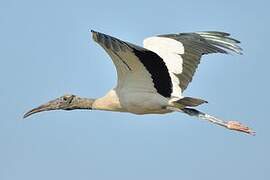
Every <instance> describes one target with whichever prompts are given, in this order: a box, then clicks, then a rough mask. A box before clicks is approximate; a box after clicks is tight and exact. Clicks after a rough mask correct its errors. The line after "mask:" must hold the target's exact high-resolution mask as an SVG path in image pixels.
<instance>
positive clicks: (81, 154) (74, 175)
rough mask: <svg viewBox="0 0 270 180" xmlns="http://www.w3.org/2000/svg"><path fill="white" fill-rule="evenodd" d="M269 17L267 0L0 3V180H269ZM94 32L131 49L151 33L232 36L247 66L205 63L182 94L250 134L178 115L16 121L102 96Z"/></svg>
mask: <svg viewBox="0 0 270 180" xmlns="http://www.w3.org/2000/svg"><path fill="white" fill-rule="evenodd" d="M269 7H270V3H269V1H267V0H265V1H263V0H257V1H246V0H245V1H244V0H239V1H235V0H226V1H214V0H213V1H211V0H204V1H194V0H188V1H181V0H174V1H163V2H161V1H157V0H149V1H143V0H136V1H126V0H122V1H117V0H114V1H104V0H99V1H91V0H77V1H68V0H65V1H64V0H59V1H55V0H46V1H36V0H24V1H19V0H1V1H0V61H1V66H0V82H1V85H0V97H1V99H0V112H1V113H0V115H1V117H0V179H1V180H18V179H20V180H37V179H38V180H48V179H50V180H59V179H64V180H74V179H76V180H108V179H112V180H127V179H128V180H138V179H140V180H149V179H155V180H165V179H170V180H176V179H177V180H178V179H185V180H195V179H207V180H212V179H213V180H214V179H219V180H227V179H245V180H251V179H252V180H254V179H259V180H268V179H270V140H269V138H270V132H269V129H270V127H269V126H270V119H269V116H268V114H269V107H270V104H269V101H270V98H269V92H270V86H269V78H270V73H269V66H270V59H269V53H268V52H269V41H270V37H269V32H270V21H269V17H270V12H269ZM90 29H94V30H97V31H100V32H104V33H106V34H110V35H113V36H116V37H118V38H121V39H123V40H127V41H130V42H133V43H136V44H139V45H141V44H142V40H143V39H144V38H145V37H148V36H151V35H155V34H164V33H177V32H192V31H203V30H219V31H225V32H230V33H231V34H232V35H233V37H235V38H236V39H239V40H241V42H242V47H243V49H244V55H242V56H239V55H209V56H204V58H203V60H202V62H201V64H200V67H199V69H198V70H197V73H196V75H195V77H194V79H193V82H192V83H191V84H190V86H189V88H188V89H187V91H185V95H186V96H194V97H201V98H203V99H206V100H208V101H209V104H206V105H202V106H201V107H200V108H199V109H200V110H202V111H205V112H208V113H209V114H213V115H216V116H218V117H222V118H224V119H235V120H239V121H241V122H243V123H245V124H247V125H249V126H250V127H252V128H254V129H255V130H256V131H257V135H256V136H255V137H252V136H248V135H245V134H241V133H237V132H232V131H229V130H226V129H223V128H221V127H217V126H214V125H212V124H210V123H207V122H204V121H201V120H198V119H195V118H192V117H188V116H186V115H184V114H181V113H173V114H168V115H146V116H137V115H132V114H128V113H112V112H101V111H92V112H91V111H71V112H66V111H57V112H56V111H55V112H48V113H40V114H37V115H34V116H32V117H30V118H28V119H24V120H23V119H22V116H23V113H24V112H26V111H27V110H29V109H31V108H33V107H35V106H37V105H40V104H41V103H44V102H47V101H48V100H51V99H54V98H56V97H58V96H61V95H63V94H65V93H73V94H76V95H80V96H83V97H99V96H102V95H103V94H105V93H106V92H107V91H108V90H109V89H110V88H112V87H113V86H114V85H115V83H116V72H115V70H114V67H113V64H112V62H111V60H110V59H109V57H108V55H107V54H106V53H105V52H104V50H103V49H102V48H101V47H99V46H98V45H97V44H95V43H94V42H93V41H92V39H91V35H90Z"/></svg>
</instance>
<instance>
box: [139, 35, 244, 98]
mask: <svg viewBox="0 0 270 180" xmlns="http://www.w3.org/2000/svg"><path fill="white" fill-rule="evenodd" d="M229 36H230V34H228V33H224V32H216V31H208V32H195V33H180V34H165V35H159V36H155V37H149V38H146V39H145V40H144V42H143V44H144V47H145V48H146V49H149V50H151V51H153V52H155V53H157V54H158V55H159V56H160V57H161V58H162V59H163V60H164V62H165V63H166V65H167V67H168V69H169V72H170V74H171V76H172V79H174V81H173V83H177V82H178V84H179V86H180V89H181V91H182V92H183V91H184V90H185V89H186V88H187V86H188V84H189V83H190V82H191V81H192V77H193V75H194V73H195V71H196V68H197V66H198V65H199V63H200V58H201V56H202V55H204V54H209V53H228V52H229V51H232V52H235V53H238V54H241V50H242V49H241V48H240V47H239V46H238V45H237V44H238V43H240V42H239V41H238V40H235V39H233V38H231V37H229ZM175 78H177V79H178V80H176V79H175ZM174 86H176V84H174ZM175 93H177V92H175ZM178 93H180V92H178Z"/></svg>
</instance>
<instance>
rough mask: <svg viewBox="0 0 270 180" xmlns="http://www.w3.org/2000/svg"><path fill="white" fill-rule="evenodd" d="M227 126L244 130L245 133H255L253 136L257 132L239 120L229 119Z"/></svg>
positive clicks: (231, 128) (236, 129)
mask: <svg viewBox="0 0 270 180" xmlns="http://www.w3.org/2000/svg"><path fill="white" fill-rule="evenodd" d="M227 128H228V129H230V130H235V131H240V132H244V133H247V134H250V135H253V136H254V135H255V134H256V132H255V131H253V130H252V129H250V128H249V127H247V126H245V125H243V124H241V123H240V122H238V121H228V123H227Z"/></svg>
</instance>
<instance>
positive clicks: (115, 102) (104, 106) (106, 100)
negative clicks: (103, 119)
mask: <svg viewBox="0 0 270 180" xmlns="http://www.w3.org/2000/svg"><path fill="white" fill-rule="evenodd" d="M92 109H97V110H105V111H124V109H123V108H122V106H121V103H120V101H119V98H118V96H117V93H116V92H115V90H111V91H109V92H108V93H107V94H106V95H105V96H104V97H101V98H98V99H96V100H95V101H94V103H93V104H92Z"/></svg>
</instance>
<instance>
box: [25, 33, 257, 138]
mask: <svg viewBox="0 0 270 180" xmlns="http://www.w3.org/2000/svg"><path fill="white" fill-rule="evenodd" d="M91 32H92V36H93V40H94V41H95V42H97V43H98V44H99V45H100V46H101V47H102V48H103V49H104V50H105V51H106V52H107V53H108V55H109V56H110V57H111V59H112V61H113V63H114V65H115V67H116V71H117V76H118V80H117V85H116V86H115V87H114V88H113V89H111V90H110V91H109V92H108V93H107V94H106V95H105V96H103V97H101V98H97V99H92V98H82V97H79V96H77V95H73V94H67V95H64V96H61V97H59V98H57V99H55V100H52V101H49V102H48V103H45V104H43V105H41V106H39V107H37V108H34V109H32V110H30V111H28V112H27V113H25V114H24V118H26V117H28V116H30V115H32V114H34V113H38V112H42V111H51V110H74V109H86V110H105V111H118V112H129V113H133V114H164V113H171V112H182V113H185V114H187V115H190V116H194V117H198V118H200V119H204V120H207V121H209V122H211V123H214V124H217V125H220V126H223V127H225V128H227V129H230V130H236V131H240V132H244V133H248V134H254V131H252V130H251V129H250V128H249V127H247V126H245V125H243V124H241V123H240V122H238V121H225V120H222V119H219V118H217V117H214V116H211V115H209V114H206V113H204V112H201V111H199V110H197V109H195V107H196V106H199V105H201V104H204V103H207V101H206V100H203V99H200V98H194V97H185V96H183V91H184V90H185V89H186V88H187V86H188V84H189V83H190V82H191V81H192V77H193V75H194V73H195V71H196V68H197V67H198V65H199V63H200V59H201V57H202V56H203V55H206V54H212V53H223V54H228V53H230V52H234V53H237V54H242V49H241V47H240V46H239V45H238V44H239V43H240V41H238V40H236V39H233V38H231V37H230V34H228V33H225V32H217V31H205V32H194V33H178V34H165V35H157V36H153V37H149V38H146V39H145V40H144V41H143V47H141V46H137V45H135V44H132V43H129V42H126V41H122V40H120V39H118V38H115V37H112V36H109V35H106V34H103V33H100V32H96V31H93V30H92V31H91Z"/></svg>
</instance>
